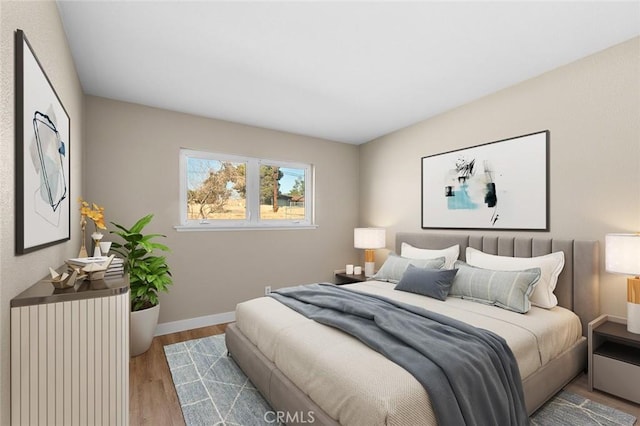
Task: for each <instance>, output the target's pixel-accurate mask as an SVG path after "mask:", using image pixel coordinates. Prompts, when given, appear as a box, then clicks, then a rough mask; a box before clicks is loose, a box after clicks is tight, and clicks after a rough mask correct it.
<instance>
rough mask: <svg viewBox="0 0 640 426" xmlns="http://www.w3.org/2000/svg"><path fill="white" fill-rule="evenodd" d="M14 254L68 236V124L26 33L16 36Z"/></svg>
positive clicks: (62, 107)
mask: <svg viewBox="0 0 640 426" xmlns="http://www.w3.org/2000/svg"><path fill="white" fill-rule="evenodd" d="M15 79H16V93H15V96H16V103H15V111H16V112H15V113H16V126H15V135H16V154H15V157H16V167H15V170H16V177H15V181H16V194H15V200H16V217H15V222H16V254H25V253H29V252H32V251H35V250H38V249H41V248H44V247H48V246H51V245H54V244H58V243H62V242H64V241H68V240H69V239H70V237H71V235H70V220H71V212H70V210H69V207H70V206H69V184H70V177H69V164H70V163H69V154H70V152H69V148H70V144H69V137H70V134H71V125H70V119H69V114H67V111H66V110H65V108H64V106H63V105H62V102H61V101H60V98H59V97H58V94H57V93H56V91H55V89H54V88H53V86H52V85H51V82H50V81H49V79H48V78H47V75H46V73H45V72H44V70H43V68H42V66H41V64H40V62H39V61H38V58H37V57H36V55H35V53H34V51H33V49H32V47H31V45H30V44H29V41H28V40H27V37H26V36H25V34H24V32H23V31H21V30H17V31H16V38H15Z"/></svg>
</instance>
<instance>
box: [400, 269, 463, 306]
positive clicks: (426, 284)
mask: <svg viewBox="0 0 640 426" xmlns="http://www.w3.org/2000/svg"><path fill="white" fill-rule="evenodd" d="M456 272H458V270H457V269H422V268H418V267H416V266H413V265H409V266H408V267H407V270H406V271H404V275H403V276H402V279H401V280H400V282H399V283H398V285H397V286H396V290H400V291H407V292H409V293H417V294H422V295H423V296H428V297H432V298H434V299H438V300H445V299H446V298H447V295H448V294H449V289H451V284H453V278H454V277H455V276H456Z"/></svg>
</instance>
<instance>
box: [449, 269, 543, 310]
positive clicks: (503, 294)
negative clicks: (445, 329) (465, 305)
mask: <svg viewBox="0 0 640 426" xmlns="http://www.w3.org/2000/svg"><path fill="white" fill-rule="evenodd" d="M455 268H457V269H458V273H457V274H456V276H455V278H454V279H453V285H452V286H451V290H450V291H449V296H451V297H459V298H462V299H469V300H472V301H474V302H480V303H486V304H489V305H495V306H499V307H501V308H504V309H509V310H511V311H514V312H519V313H521V314H524V313H526V312H528V311H529V309H530V308H531V302H530V301H529V296H531V293H533V289H534V288H535V286H536V284H537V283H538V281H539V280H540V268H531V269H525V270H523V271H494V270H491V269H483V268H478V267H475V266H470V265H467V264H466V263H465V262H462V261H460V260H458V261H457V262H456V263H455Z"/></svg>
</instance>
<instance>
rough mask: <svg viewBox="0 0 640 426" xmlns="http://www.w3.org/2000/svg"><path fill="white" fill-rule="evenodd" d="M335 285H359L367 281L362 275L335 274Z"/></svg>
mask: <svg viewBox="0 0 640 426" xmlns="http://www.w3.org/2000/svg"><path fill="white" fill-rule="evenodd" d="M335 277H336V284H338V285H340V284H352V283H361V282H363V281H367V277H365V276H364V274H360V275H354V274H347V273H345V272H336V274H335Z"/></svg>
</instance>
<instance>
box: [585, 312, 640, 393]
mask: <svg viewBox="0 0 640 426" xmlns="http://www.w3.org/2000/svg"><path fill="white" fill-rule="evenodd" d="M588 330H589V332H588V338H589V354H588V356H589V358H588V361H589V390H591V391H593V389H598V390H601V391H604V392H607V393H610V394H612V395H616V396H619V397H621V398H624V399H628V400H629V401H633V402H635V403H636V404H640V388H639V387H638V383H640V334H634V333H629V332H628V331H627V324H626V320H625V319H624V318H620V317H614V316H612V315H602V316H600V317H598V318H596V319H594V320H593V321H591V322H590V323H589V328H588Z"/></svg>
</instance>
